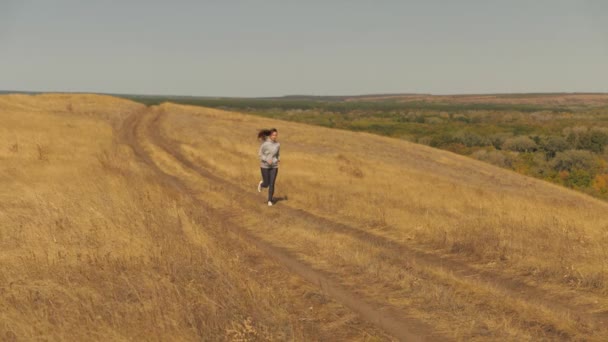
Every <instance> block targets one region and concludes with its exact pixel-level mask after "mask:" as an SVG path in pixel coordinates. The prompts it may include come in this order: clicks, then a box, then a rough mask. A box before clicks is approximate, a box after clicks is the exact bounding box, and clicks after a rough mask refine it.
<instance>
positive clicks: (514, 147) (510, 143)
mask: <svg viewBox="0 0 608 342" xmlns="http://www.w3.org/2000/svg"><path fill="white" fill-rule="evenodd" d="M502 148H503V149H504V150H509V151H515V152H534V151H536V149H537V148H538V145H536V143H535V142H534V140H532V139H530V138H529V137H526V136H519V137H514V138H510V139H507V140H506V141H505V142H504V143H503V144H502Z"/></svg>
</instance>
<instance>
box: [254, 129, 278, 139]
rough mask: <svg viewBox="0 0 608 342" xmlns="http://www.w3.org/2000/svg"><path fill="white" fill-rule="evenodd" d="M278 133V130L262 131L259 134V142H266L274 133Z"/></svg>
mask: <svg viewBox="0 0 608 342" xmlns="http://www.w3.org/2000/svg"><path fill="white" fill-rule="evenodd" d="M274 132H277V129H276V128H271V129H262V130H260V131H259V132H258V140H262V141H264V140H266V138H268V137H269V136H270V135H271V134H272V133H274Z"/></svg>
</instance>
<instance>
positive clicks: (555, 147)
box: [540, 136, 570, 160]
mask: <svg viewBox="0 0 608 342" xmlns="http://www.w3.org/2000/svg"><path fill="white" fill-rule="evenodd" d="M540 148H541V149H542V150H543V151H545V157H546V158H547V160H549V159H553V158H555V155H556V154H557V152H562V151H565V150H567V149H568V148H570V144H569V143H568V141H566V139H564V138H562V137H558V136H549V137H543V138H541V139H540Z"/></svg>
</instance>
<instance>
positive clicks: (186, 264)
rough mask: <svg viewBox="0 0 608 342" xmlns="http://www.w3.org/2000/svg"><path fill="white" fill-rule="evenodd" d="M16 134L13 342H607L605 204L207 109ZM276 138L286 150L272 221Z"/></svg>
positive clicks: (410, 151) (0, 148) (10, 124)
mask: <svg viewBox="0 0 608 342" xmlns="http://www.w3.org/2000/svg"><path fill="white" fill-rule="evenodd" d="M0 113H1V115H0V123H1V127H2V130H3V131H2V133H3V134H1V135H0V137H1V139H2V140H1V141H0V159H1V160H2V164H0V172H1V174H2V175H3V176H2V178H0V179H1V181H2V183H3V184H2V185H3V186H2V190H0V210H1V211H0V224H1V230H0V246H2V248H1V249H0V260H1V261H2V265H3V267H2V269H1V270H0V272H1V273H0V286H1V287H0V309H1V310H0V336H2V337H3V338H6V339H10V338H13V337H19V338H22V339H32V338H49V339H113V340H120V339H131V338H135V339H157V338H158V339H176V338H178V339H186V340H194V339H206V340H218V339H222V340H239V339H242V340H256V339H257V340H264V339H270V340H324V339H325V340H327V339H332V340H369V339H371V340H374V339H380V340H383V339H391V338H392V337H390V336H389V335H391V334H392V335H393V338H403V337H404V336H409V335H408V334H411V335H412V336H414V335H415V336H419V337H427V338H430V339H441V338H445V339H456V340H542V339H546V340H556V339H564V340H598V341H599V340H605V339H606V337H607V336H608V330H607V329H608V328H607V326H608V320H607V315H606V313H607V312H608V300H607V299H606V294H607V293H608V283H607V282H606V263H607V262H608V251H607V250H606V248H607V246H608V245H607V243H608V234H607V233H606V231H607V230H606V229H607V228H608V217H606V215H605V212H606V209H608V205H607V204H606V203H604V202H601V201H598V200H595V199H593V198H590V197H588V196H585V195H582V194H579V193H576V192H573V191H569V190H567V189H562V188H559V187H557V186H553V185H550V184H548V183H544V182H541V181H538V180H534V179H531V178H526V177H523V176H520V175H518V174H516V173H513V172H509V171H505V170H502V169H499V168H495V167H492V166H490V165H487V164H483V163H480V162H477V161H474V160H470V159H468V158H465V157H462V156H458V155H455V154H451V153H448V152H444V151H440V150H435V149H431V148H428V147H425V146H421V145H415V144H411V143H407V142H404V141H399V140H394V139H389V138H383V137H379V136H374V135H370V134H364V133H353V132H347V131H340V130H331V129H326V128H320V127H313V126H307V125H302V124H296V123H288V122H281V121H276V120H269V119H263V118H259V117H253V116H247V115H243V114H239V113H231V112H225V111H220V110H213V109H206V108H199V107H188V106H177V105H172V104H163V105H162V106H158V107H154V108H145V107H144V106H141V105H138V104H135V103H132V102H128V101H123V100H118V99H114V98H110V97H101V96H92V95H45V96H2V97H0ZM264 127H277V128H278V129H279V136H280V137H279V139H280V140H281V141H282V142H283V145H282V165H281V169H280V172H279V176H278V180H277V193H276V194H275V196H277V197H279V198H281V199H282V200H281V201H280V202H278V203H277V205H276V206H275V207H272V208H268V207H267V206H265V201H264V196H263V195H261V194H258V193H257V192H256V191H255V186H256V185H257V182H258V181H259V169H258V168H257V160H256V159H257V157H256V154H255V153H256V150H257V142H256V141H255V134H256V130H257V129H260V128H264ZM379 313H382V314H383V315H384V316H383V319H382V320H377V319H375V315H378V314H379ZM393 323H394V324H393Z"/></svg>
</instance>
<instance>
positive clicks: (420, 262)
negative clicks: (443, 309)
mask: <svg viewBox="0 0 608 342" xmlns="http://www.w3.org/2000/svg"><path fill="white" fill-rule="evenodd" d="M163 114H164V113H163V112H162V111H159V112H158V113H156V114H155V116H154V118H153V119H152V120H151V127H150V128H149V137H150V138H151V139H152V141H153V142H154V144H155V145H157V146H159V147H160V148H162V149H163V150H164V151H165V152H167V153H168V154H171V155H172V156H173V157H174V158H175V159H177V160H178V161H179V162H180V163H181V164H183V165H184V166H186V167H188V168H189V169H191V170H194V171H195V172H196V173H198V174H199V175H201V176H202V177H205V178H208V179H212V180H213V181H214V182H215V183H218V184H222V185H223V186H225V187H226V188H227V189H230V190H231V191H234V192H238V193H241V194H243V195H242V196H243V197H246V198H247V199H249V200H250V202H253V203H256V201H258V198H257V196H255V195H254V194H250V193H249V192H248V191H247V189H243V188H242V187H240V186H238V185H237V184H234V183H232V182H229V181H226V180H225V179H224V178H221V177H218V176H217V175H215V174H213V173H211V172H210V171H209V169H210V167H209V166H205V163H204V162H202V161H199V160H197V162H196V163H194V162H193V161H191V160H190V159H188V158H187V157H186V156H185V155H184V154H183V153H182V152H181V151H180V149H179V143H178V142H174V141H170V140H169V139H167V138H165V137H163V136H162V133H161V129H160V123H161V120H162V119H163V117H164V116H163ZM255 207H256V206H255V204H253V205H251V203H250V206H248V207H247V209H255ZM281 210H282V211H284V212H287V213H288V214H289V216H291V217H293V218H294V219H301V220H303V221H306V223H307V224H308V225H307V226H308V227H309V228H310V229H311V230H317V231H321V232H322V231H328V230H329V231H334V232H339V233H341V234H345V235H349V236H351V237H353V238H356V239H359V240H361V241H366V242H369V243H373V244H375V245H378V246H381V247H382V248H383V249H387V250H392V251H394V252H396V253H390V254H389V253H387V254H386V258H385V260H386V262H387V263H391V264H394V265H401V266H406V263H407V264H412V263H413V264H415V265H417V267H428V268H435V269H444V270H446V271H448V270H449V271H451V272H452V273H453V274H454V275H455V276H456V277H458V278H459V279H461V280H463V281H475V282H478V283H482V284H484V285H485V286H486V287H487V288H489V289H492V291H494V292H496V293H499V294H501V295H505V296H509V297H511V298H514V299H519V300H523V301H525V302H528V303H531V304H534V305H536V306H539V307H543V308H546V309H548V310H551V311H554V312H562V313H565V312H567V313H568V314H569V315H570V316H571V317H573V318H574V319H575V320H576V321H582V322H587V323H589V324H592V325H594V326H597V327H608V315H607V313H606V312H601V313H596V314H594V313H591V310H590V308H591V307H593V303H585V304H577V303H574V299H576V293H575V292H574V291H568V292H563V293H555V292H550V291H548V290H545V289H542V288H539V287H535V286H533V285H529V284H527V283H525V282H524V281H523V280H522V279H517V278H513V277H511V276H508V275H504V274H499V273H495V272H492V271H487V270H480V269H475V268H473V267H472V266H470V265H468V264H466V263H463V262H460V261H458V260H454V259H451V258H447V257H441V256H438V255H436V254H432V253H429V252H425V251H422V250H418V249H415V248H412V247H409V246H407V245H405V244H403V243H402V242H397V241H394V240H391V239H389V238H387V237H383V236H380V235H376V234H373V233H370V232H369V231H365V230H364V228H363V227H356V226H353V225H350V224H345V223H342V222H337V221H335V220H332V219H329V218H326V217H322V216H319V215H317V214H315V213H312V212H310V211H306V210H304V209H301V208H295V207H292V206H291V205H289V204H287V203H286V202H282V203H281ZM395 255H399V257H395Z"/></svg>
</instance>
